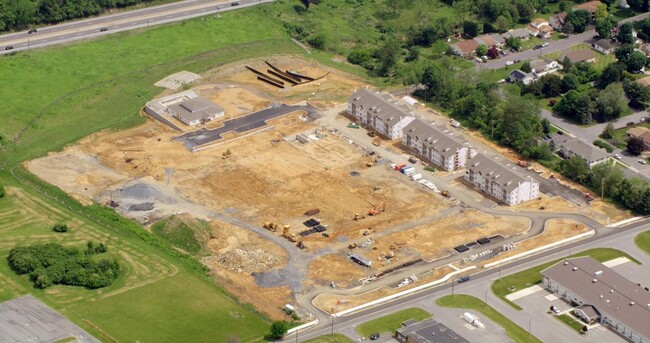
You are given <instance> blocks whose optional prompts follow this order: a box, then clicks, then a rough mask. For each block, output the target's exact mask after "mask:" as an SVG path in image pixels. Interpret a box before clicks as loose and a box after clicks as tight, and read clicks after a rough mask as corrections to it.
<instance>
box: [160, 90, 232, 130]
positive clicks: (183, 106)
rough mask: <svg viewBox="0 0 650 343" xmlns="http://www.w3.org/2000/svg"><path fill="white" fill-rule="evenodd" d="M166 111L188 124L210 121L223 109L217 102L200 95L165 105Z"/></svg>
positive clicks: (221, 112)
mask: <svg viewBox="0 0 650 343" xmlns="http://www.w3.org/2000/svg"><path fill="white" fill-rule="evenodd" d="M167 111H169V113H170V114H172V115H173V116H174V117H176V118H178V119H179V120H180V121H182V122H183V123H184V124H185V125H190V126H193V125H196V124H199V123H204V122H207V121H212V120H214V119H215V118H216V117H219V116H222V115H223V114H224V112H223V109H222V108H221V107H219V106H218V105H217V104H215V103H213V102H211V101H209V100H207V99H204V98H201V97H196V98H192V99H188V100H185V101H182V102H180V103H177V104H173V105H170V106H169V107H167Z"/></svg>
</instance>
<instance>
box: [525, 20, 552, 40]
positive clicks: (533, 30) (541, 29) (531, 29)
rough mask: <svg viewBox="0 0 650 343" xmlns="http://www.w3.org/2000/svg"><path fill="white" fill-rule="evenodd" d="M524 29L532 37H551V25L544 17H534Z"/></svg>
mask: <svg viewBox="0 0 650 343" xmlns="http://www.w3.org/2000/svg"><path fill="white" fill-rule="evenodd" d="M526 31H528V33H529V34H530V35H531V36H534V37H539V38H551V35H552V34H553V27H552V26H551V25H549V23H548V21H546V19H542V18H536V19H534V20H533V21H532V22H530V24H528V26H526Z"/></svg>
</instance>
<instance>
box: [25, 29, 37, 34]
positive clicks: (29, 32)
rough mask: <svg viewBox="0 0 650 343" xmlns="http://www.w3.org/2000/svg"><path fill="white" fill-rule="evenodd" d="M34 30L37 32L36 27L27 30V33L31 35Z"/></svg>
mask: <svg viewBox="0 0 650 343" xmlns="http://www.w3.org/2000/svg"><path fill="white" fill-rule="evenodd" d="M36 32H38V30H37V29H31V30H29V31H27V34H29V35H31V34H32V33H36Z"/></svg>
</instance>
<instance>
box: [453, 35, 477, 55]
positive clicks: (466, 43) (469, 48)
mask: <svg viewBox="0 0 650 343" xmlns="http://www.w3.org/2000/svg"><path fill="white" fill-rule="evenodd" d="M449 47H451V51H452V52H453V53H454V55H456V56H460V57H463V58H469V57H472V55H474V51H476V48H478V43H476V41H475V40H473V39H469V40H459V41H458V43H456V44H451V45H450V46H449Z"/></svg>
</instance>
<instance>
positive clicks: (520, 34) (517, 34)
mask: <svg viewBox="0 0 650 343" xmlns="http://www.w3.org/2000/svg"><path fill="white" fill-rule="evenodd" d="M502 36H503V38H505V39H508V38H511V37H512V38H519V39H521V40H522V41H525V40H528V38H530V33H528V31H527V30H526V29H515V30H510V31H508V32H506V33H504V34H502Z"/></svg>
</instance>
